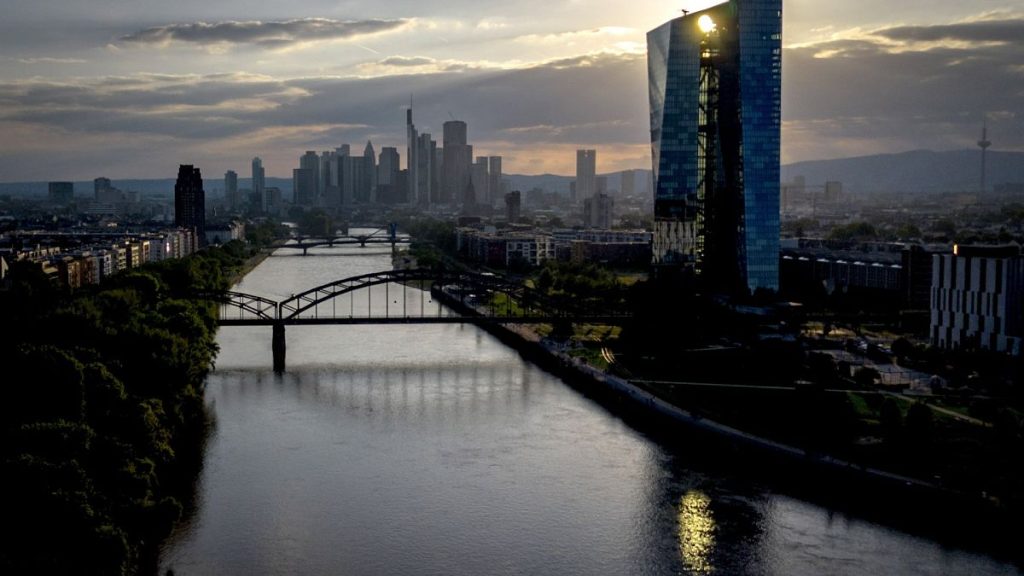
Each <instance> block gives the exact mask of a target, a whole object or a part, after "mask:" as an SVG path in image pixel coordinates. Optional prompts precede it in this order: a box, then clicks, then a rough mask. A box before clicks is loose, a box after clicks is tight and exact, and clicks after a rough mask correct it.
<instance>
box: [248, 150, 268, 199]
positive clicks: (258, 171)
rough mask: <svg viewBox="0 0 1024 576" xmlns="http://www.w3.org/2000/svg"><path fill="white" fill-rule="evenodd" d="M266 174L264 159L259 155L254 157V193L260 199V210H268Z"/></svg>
mask: <svg viewBox="0 0 1024 576" xmlns="http://www.w3.org/2000/svg"><path fill="white" fill-rule="evenodd" d="M266 187H267V183H266V174H265V173H264V172H263V160H261V159H260V157H259V156H257V157H255V158H253V159H252V193H253V195H254V196H256V197H257V198H259V199H260V210H261V211H263V212H266V210H267V199H266V198H265V197H264V194H263V191H264V190H265V189H266Z"/></svg>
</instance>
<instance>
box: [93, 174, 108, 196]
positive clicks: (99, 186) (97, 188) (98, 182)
mask: <svg viewBox="0 0 1024 576" xmlns="http://www.w3.org/2000/svg"><path fill="white" fill-rule="evenodd" d="M110 188H112V186H111V185H110V178H103V177H99V178H96V179H95V180H93V181H92V191H93V194H94V196H93V198H94V199H95V200H96V201H97V202H101V201H102V200H100V196H101V195H102V194H103V192H104V191H106V190H109V189H110Z"/></svg>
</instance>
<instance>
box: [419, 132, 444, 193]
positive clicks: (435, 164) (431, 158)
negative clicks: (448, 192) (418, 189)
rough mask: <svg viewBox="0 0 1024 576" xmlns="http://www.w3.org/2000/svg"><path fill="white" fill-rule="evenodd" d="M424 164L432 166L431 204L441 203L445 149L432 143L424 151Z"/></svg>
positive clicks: (432, 141)
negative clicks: (427, 163)
mask: <svg viewBox="0 0 1024 576" xmlns="http://www.w3.org/2000/svg"><path fill="white" fill-rule="evenodd" d="M424 150H426V153H425V154H424V155H423V157H424V162H425V163H426V162H429V164H430V198H431V202H440V201H441V195H442V190H441V179H442V177H443V174H442V169H443V168H444V149H443V148H441V147H440V146H438V145H437V142H435V141H434V140H431V141H430V148H429V149H424Z"/></svg>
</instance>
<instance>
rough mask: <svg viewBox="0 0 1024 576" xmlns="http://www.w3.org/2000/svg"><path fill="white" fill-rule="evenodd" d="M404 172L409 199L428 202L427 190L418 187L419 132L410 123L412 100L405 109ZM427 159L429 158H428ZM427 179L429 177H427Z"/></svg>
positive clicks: (420, 202)
mask: <svg viewBox="0 0 1024 576" xmlns="http://www.w3.org/2000/svg"><path fill="white" fill-rule="evenodd" d="M405 132H406V135H405V140H406V147H405V168H406V170H405V172H406V176H407V177H408V179H409V182H408V193H409V201H410V202H415V203H418V204H423V205H427V204H430V194H429V192H427V193H424V191H423V190H422V189H421V188H420V177H419V166H420V162H421V160H420V154H419V148H418V147H419V134H418V133H417V132H416V125H415V124H413V123H412V102H411V100H410V102H409V109H408V110H406V111H405ZM428 160H429V159H428ZM428 181H429V179H428Z"/></svg>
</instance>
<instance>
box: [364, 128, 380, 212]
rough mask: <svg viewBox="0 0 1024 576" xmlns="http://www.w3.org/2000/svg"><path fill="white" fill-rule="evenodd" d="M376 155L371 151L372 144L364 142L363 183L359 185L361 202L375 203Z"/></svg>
mask: <svg viewBox="0 0 1024 576" xmlns="http://www.w3.org/2000/svg"><path fill="white" fill-rule="evenodd" d="M376 189H377V153H376V152H374V150H373V144H371V143H370V141H369V140H367V141H366V148H364V149H363V181H362V182H361V183H360V192H361V196H362V199H361V201H362V202H376V201H377V194H376Z"/></svg>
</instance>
